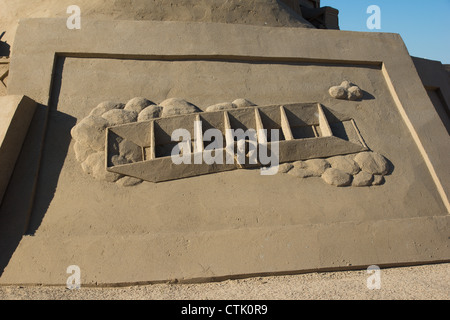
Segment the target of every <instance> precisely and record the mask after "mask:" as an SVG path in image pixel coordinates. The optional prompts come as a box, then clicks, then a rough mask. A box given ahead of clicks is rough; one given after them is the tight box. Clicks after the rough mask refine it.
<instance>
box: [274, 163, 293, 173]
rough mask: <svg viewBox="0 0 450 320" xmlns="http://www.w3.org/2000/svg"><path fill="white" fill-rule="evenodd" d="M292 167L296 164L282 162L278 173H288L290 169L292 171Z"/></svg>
mask: <svg viewBox="0 0 450 320" xmlns="http://www.w3.org/2000/svg"><path fill="white" fill-rule="evenodd" d="M292 168H294V165H293V164H292V163H283V164H280V167H279V168H278V173H288V172H289V171H291V169H292Z"/></svg>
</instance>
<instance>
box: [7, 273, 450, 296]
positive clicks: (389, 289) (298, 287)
mask: <svg viewBox="0 0 450 320" xmlns="http://www.w3.org/2000/svg"><path fill="white" fill-rule="evenodd" d="M380 275H381V288H380V289H379V290H369V289H368V288H367V278H368V277H369V275H368V273H367V272H366V271H365V270H362V271H345V272H328V273H311V274H304V275H296V276H279V277H257V278H250V279H241V280H229V281H224V282H219V283H207V284H184V285H182V284H158V285H151V286H133V287H126V288H86V287H83V285H81V290H73V291H70V290H67V289H66V288H64V287H0V300H194V301H195V300H199V301H200V300H262V301H264V300H450V265H449V264H440V265H429V266H419V267H403V268H394V269H382V270H381V274H380ZM294 304H295V302H294Z"/></svg>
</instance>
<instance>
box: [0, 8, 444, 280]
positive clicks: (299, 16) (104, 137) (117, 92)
mask: <svg viewBox="0 0 450 320" xmlns="http://www.w3.org/2000/svg"><path fill="white" fill-rule="evenodd" d="M77 2H78V3H79V5H80V7H81V8H82V20H81V21H82V24H81V28H80V29H75V30H71V29H68V28H67V27H66V26H67V25H66V23H67V14H66V9H67V6H69V5H72V4H73V3H72V2H71V1H65V0H57V1H56V0H47V1H39V3H36V5H35V6H29V4H28V2H27V1H14V2H11V5H10V6H7V8H5V10H3V8H2V11H1V12H0V16H1V19H0V27H1V28H2V29H0V32H3V30H6V34H5V35H4V36H3V37H2V38H1V41H2V47H7V46H4V45H3V44H5V43H6V42H8V44H11V45H12V48H11V51H10V52H11V57H10V60H9V59H4V60H1V59H0V80H1V82H2V83H0V90H3V89H5V90H4V91H0V95H4V94H5V95H7V96H6V97H4V98H2V99H0V101H2V104H3V105H2V106H0V108H1V107H3V109H4V110H6V109H8V110H10V111H11V112H9V113H2V112H0V116H2V115H3V114H4V115H5V116H4V117H3V116H2V117H3V118H1V119H0V133H4V135H3V136H4V137H6V138H2V139H3V140H1V141H0V143H1V144H0V163H1V164H2V165H1V166H0V167H1V168H0V191H1V192H2V193H3V200H2V202H1V205H0V284H2V285H3V284H34V285H38V284H44V285H57V286H64V285H65V284H66V280H67V277H68V275H67V273H66V270H67V268H68V266H72V265H76V266H79V268H80V269H81V272H82V279H81V284H82V286H83V285H90V286H102V285H108V286H114V285H130V284H144V283H145V284H147V283H159V282H168V281H169V282H170V281H173V282H177V283H179V282H201V281H214V280H223V279H230V278H235V277H246V276H254V275H268V274H271V275H277V274H288V273H298V272H305V271H308V272H310V271H320V270H347V269H354V268H358V269H366V268H367V267H368V266H370V265H374V264H376V265H379V266H381V267H382V266H396V265H404V264H408V265H413V264H423V263H436V262H442V261H449V260H450V245H449V238H448V236H449V234H448V230H449V229H450V227H449V226H450V216H449V212H450V203H449V200H448V199H449V196H450V172H449V171H448V155H449V154H450V139H449V135H448V132H449V130H450V129H449V128H450V124H449V123H450V122H449V119H448V114H449V113H448V105H449V104H450V84H449V83H448V73H447V72H446V71H445V69H444V67H443V66H442V64H441V63H439V62H432V61H429V60H424V59H417V58H413V59H412V58H411V56H410V55H409V53H408V51H407V49H406V47H405V45H404V43H403V41H402V39H401V37H400V36H398V35H396V34H384V33H361V32H339V31H336V30H326V29H338V28H339V27H338V25H337V21H338V20H337V10H335V9H332V8H322V7H321V6H320V1H318V0H298V1H297V0H292V1H290V0H286V1H284V0H283V1H281V0H280V1H277V0H245V1H244V0H242V1H241V0H233V1H219V0H202V1H198V0H195V1H194V0H183V1H165V0H164V1H162V0H161V1H159V0H158V1H143V0H142V1H141V0H135V1H131V2H130V1H122V0H119V1H81V0H80V1H77ZM130 3H132V5H129V4H130ZM20 15H24V17H28V18H34V19H24V20H21V21H20V23H19V24H17V22H16V20H19V18H21V17H20ZM137 20H138V21H137ZM16 28H17V32H16V31H15V30H16ZM316 29H325V30H316ZM30 30H32V31H33V32H30ZM349 43H351V47H348V44H349ZM6 51H9V50H6ZM6 51H5V52H6ZM2 52H3V51H2ZM0 54H2V53H0ZM6 55H9V53H8V54H5V56H6ZM3 62H5V63H3ZM9 62H11V63H9ZM339 83H341V84H339ZM3 84H6V85H7V88H5V86H4V85H3ZM13 97H15V98H13ZM237 98H238V99H237ZM6 104H7V105H8V107H7V108H5V107H4V105H6ZM27 106H28V108H26V107H27ZM28 121H29V122H28ZM28 123H29V126H28ZM199 123H201V125H199ZM178 129H184V132H185V133H187V138H186V137H183V139H181V140H178V141H177V140H176V139H175V140H173V139H172V137H171V136H172V135H173V133H174V132H175V131H177V130H178ZM239 129H241V130H242V132H245V131H246V130H247V131H248V132H250V131H251V130H250V129H254V130H255V131H256V132H257V133H258V132H259V130H260V132H263V134H261V135H259V134H256V135H254V136H250V135H249V136H248V137H247V136H245V135H244V136H243V137H244V138H243V139H239V138H236V140H234V139H235V137H234V136H233V135H231V136H230V135H229V132H231V131H228V130H234V133H236V132H237V130H239ZM208 130H215V131H214V132H216V133H217V134H218V135H217V136H216V137H218V138H217V140H216V139H215V140H214V142H218V143H217V146H218V147H217V148H213V151H214V154H215V155H218V157H217V158H213V160H214V161H211V162H207V161H206V159H207V157H206V155H208V153H207V151H211V149H210V148H209V147H210V146H211V145H212V144H213V143H212V140H208V139H206V138H205V135H206V132H207V131H208ZM264 130H266V131H264ZM272 130H274V131H272ZM277 133H278V138H277ZM1 137H2V135H0V138H1ZM195 137H202V138H203V139H195ZM254 137H255V138H256V140H254V139H253V138H254ZM219 141H220V142H223V143H222V144H221V143H220V142H219ZM255 141H256V142H255ZM181 142H182V143H183V144H182V145H180V144H179V143H181ZM227 142H230V143H227ZM210 143H211V144H210ZM255 145H256V147H257V149H252V147H253V146H255ZM177 146H178V147H179V148H180V149H179V150H178V151H179V152H178V153H177V152H173V151H174V150H177V149H175V148H176V147H177ZM184 146H185V147H186V149H185V148H184ZM220 146H222V147H223V148H220ZM224 146H233V147H235V148H234V149H233V152H228V151H229V150H227V148H226V147H224ZM277 148H278V152H275V151H274V150H277ZM181 150H182V152H181ZM185 150H187V151H185ZM255 150H257V151H255ZM261 150H263V151H266V152H267V154H266V155H265V156H266V157H264V152H260V151H261ZM269 151H274V152H273V154H275V155H277V157H276V159H275V158H271V157H270V156H269V154H272V152H270V153H269ZM173 154H175V156H183V157H179V158H180V159H182V160H183V161H181V162H180V164H177V163H175V161H174V159H173V158H172V155H173ZM212 154H213V152H211V155H212ZM5 155H7V157H5ZM199 155H200V156H199ZM184 156H186V157H184ZM220 156H222V158H223V159H225V160H230V161H229V162H227V161H224V162H223V163H220V161H216V160H217V159H219V158H220ZM175 158H176V157H175ZM264 158H268V159H264ZM255 159H256V160H255ZM210 160H211V159H210ZM241 160H242V161H241ZM266 160H269V161H266ZM272 160H279V161H278V162H279V166H278V167H277V169H278V173H277V174H274V175H269V174H263V173H268V171H267V170H269V169H271V168H272V167H273V166H271V164H274V163H276V161H272ZM208 161H209V160H208Z"/></svg>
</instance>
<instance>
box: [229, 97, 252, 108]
mask: <svg viewBox="0 0 450 320" xmlns="http://www.w3.org/2000/svg"><path fill="white" fill-rule="evenodd" d="M233 104H234V105H235V106H236V107H237V108H249V107H256V104H254V103H253V102H251V101H248V100H247V99H236V100H234V101H233Z"/></svg>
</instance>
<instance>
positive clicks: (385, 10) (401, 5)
mask: <svg viewBox="0 0 450 320" xmlns="http://www.w3.org/2000/svg"><path fill="white" fill-rule="evenodd" d="M370 5H377V6H379V7H380V9H381V29H380V30H369V29H368V28H367V19H368V18H369V17H370V16H371V14H368V13H367V8H368V7H369V6H370ZM321 6H330V7H334V8H337V9H339V11H340V13H339V20H340V27H341V30H348V31H364V32H393V33H399V34H400V35H401V36H402V38H403V41H405V43H406V46H407V47H408V50H409V53H410V54H411V55H412V56H416V57H420V58H426V59H431V60H439V61H441V62H442V63H444V64H450V0H433V1H419V0H322V1H321Z"/></svg>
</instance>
